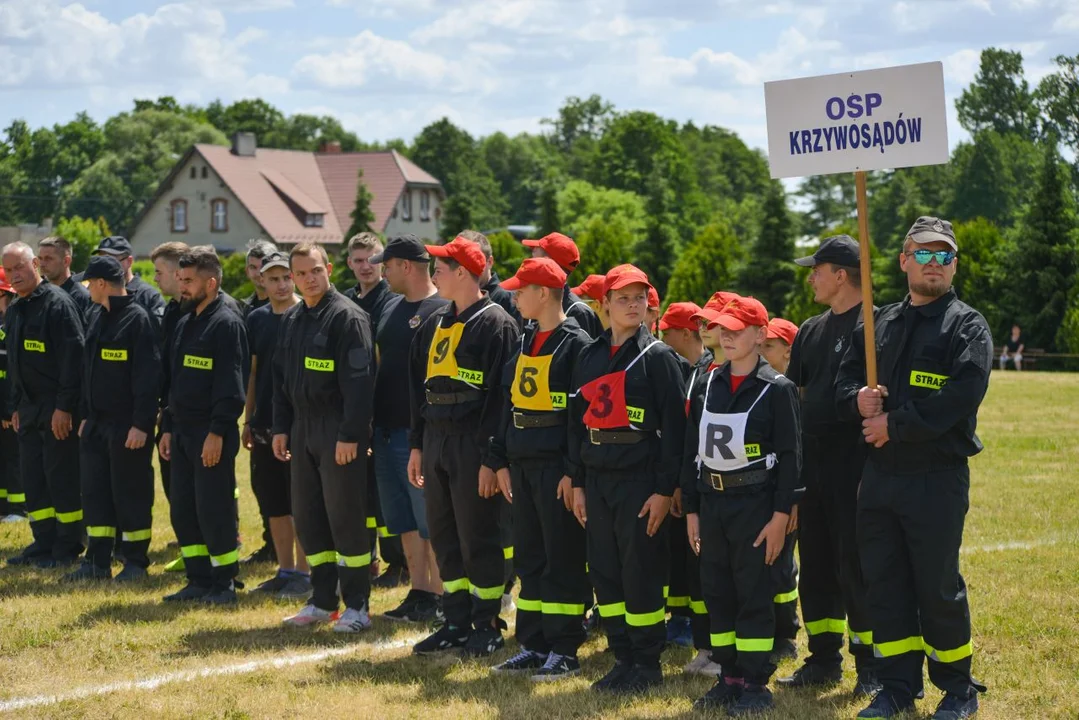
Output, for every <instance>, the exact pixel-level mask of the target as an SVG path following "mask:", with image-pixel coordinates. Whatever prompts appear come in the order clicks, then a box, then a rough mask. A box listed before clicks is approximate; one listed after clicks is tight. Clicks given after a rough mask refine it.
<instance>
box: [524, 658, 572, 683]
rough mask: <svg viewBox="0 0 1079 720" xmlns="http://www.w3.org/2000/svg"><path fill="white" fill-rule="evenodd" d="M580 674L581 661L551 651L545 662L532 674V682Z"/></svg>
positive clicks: (548, 680) (554, 679) (551, 680)
mask: <svg viewBox="0 0 1079 720" xmlns="http://www.w3.org/2000/svg"><path fill="white" fill-rule="evenodd" d="M580 674H581V662H580V661H579V660H578V659H577V658H575V657H573V656H571V655H559V654H558V653H556V652H552V653H551V654H550V655H548V656H547V662H545V663H543V667H541V668H540V669H539V670H537V671H536V673H535V674H534V675H533V676H532V682H554V681H556V680H561V679H562V678H568V677H573V676H574V675H580Z"/></svg>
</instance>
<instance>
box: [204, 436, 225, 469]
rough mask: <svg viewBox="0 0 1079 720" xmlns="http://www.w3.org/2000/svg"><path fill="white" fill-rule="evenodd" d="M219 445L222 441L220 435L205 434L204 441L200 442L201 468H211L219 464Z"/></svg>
mask: <svg viewBox="0 0 1079 720" xmlns="http://www.w3.org/2000/svg"><path fill="white" fill-rule="evenodd" d="M221 445H222V439H221V436H220V435H215V434H214V433H206V439H205V440H203V441H202V466H203V467H208V468H212V467H214V466H215V465H217V463H219V462H221Z"/></svg>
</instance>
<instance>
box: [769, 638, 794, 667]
mask: <svg viewBox="0 0 1079 720" xmlns="http://www.w3.org/2000/svg"><path fill="white" fill-rule="evenodd" d="M768 659H769V660H770V661H771V663H772V664H773V665H778V664H779V663H781V662H783V661H784V660H797V659H798V646H797V645H795V644H794V641H793V640H776V642H775V645H774V646H773V647H772V654H771V655H770V656H769V658H768Z"/></svg>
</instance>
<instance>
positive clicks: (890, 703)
mask: <svg viewBox="0 0 1079 720" xmlns="http://www.w3.org/2000/svg"><path fill="white" fill-rule="evenodd" d="M913 711H914V700H913V698H910V697H907V696H898V695H893V694H892V693H890V692H888V690H886V689H885V690H881V691H880V692H879V693H877V694H876V695H875V696H874V697H873V702H871V703H869V705H868V707H866V708H865V709H864V710H862V711H861V712H860V713H858V717H860V718H893V717H899V716H900V715H902V714H903V713H907V712H913Z"/></svg>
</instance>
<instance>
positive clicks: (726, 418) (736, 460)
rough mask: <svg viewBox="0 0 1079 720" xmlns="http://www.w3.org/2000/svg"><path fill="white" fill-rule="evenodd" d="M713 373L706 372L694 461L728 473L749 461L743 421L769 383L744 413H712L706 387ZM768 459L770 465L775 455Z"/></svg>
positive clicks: (759, 399) (744, 421)
mask: <svg viewBox="0 0 1079 720" xmlns="http://www.w3.org/2000/svg"><path fill="white" fill-rule="evenodd" d="M715 374H716V372H715V371H712V372H710V373H708V383H707V384H706V385H705V387H704V403H703V407H702V409H701V422H700V425H699V426H698V429H697V433H698V434H697V463H698V465H700V464H701V463H703V464H704V466H705V467H707V468H708V469H709V470H712V471H714V472H721V473H722V472H727V473H729V472H733V471H735V470H741V469H742V468H744V467H746V466H747V465H749V464H750V462H751V461H750V459H749V456H748V455H747V454H746V422H747V421H748V420H749V413H751V412H753V408H755V407H756V406H757V403H759V402H760V401H761V398H762V397H764V394H765V393H766V392H768V389H769V388H771V387H772V385H771V384H770V383H765V384H764V389H763V390H761V393H760V395H758V396H757V399H756V400H754V401H753V404H752V405H750V406H749V410H746V411H745V412H744V413H713V412H709V411H708V391H709V390H711V389H712V378H713V377H714V376H715ZM758 459H759V458H758ZM767 460H768V464H767V466H768V467H769V468H770V467H772V465H773V464H774V463H775V460H774V458H772V457H771V456H769V457H768V458H767ZM753 462H757V460H753Z"/></svg>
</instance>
